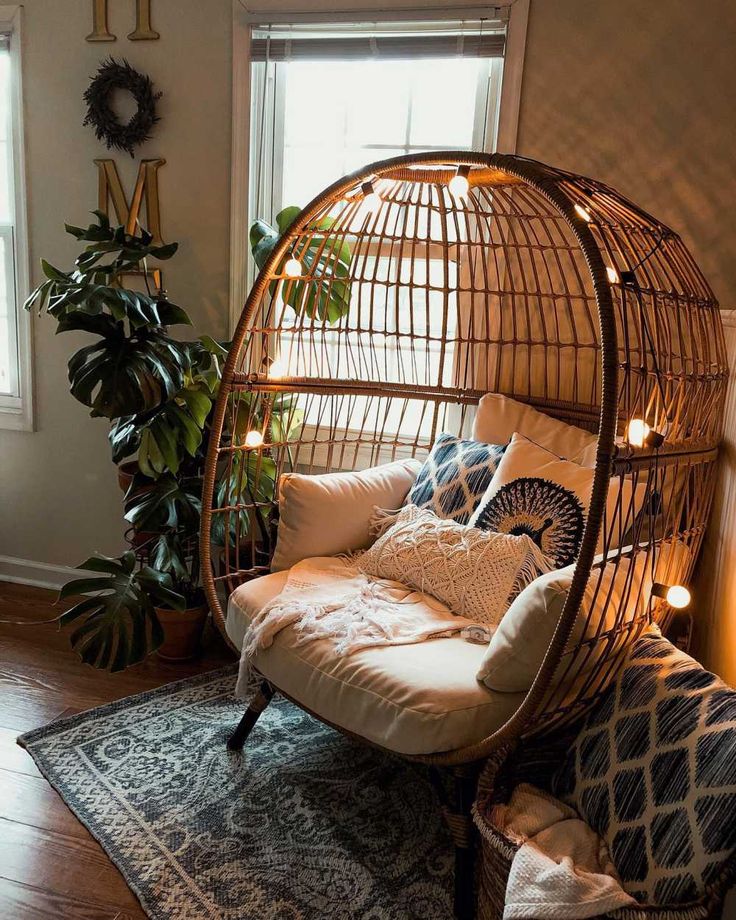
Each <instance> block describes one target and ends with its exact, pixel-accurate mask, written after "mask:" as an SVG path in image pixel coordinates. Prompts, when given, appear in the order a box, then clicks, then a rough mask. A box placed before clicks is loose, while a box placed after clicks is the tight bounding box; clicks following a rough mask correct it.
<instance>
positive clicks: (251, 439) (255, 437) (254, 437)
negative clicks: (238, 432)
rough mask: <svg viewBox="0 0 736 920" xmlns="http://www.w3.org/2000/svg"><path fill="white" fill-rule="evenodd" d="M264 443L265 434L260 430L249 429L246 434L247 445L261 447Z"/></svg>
mask: <svg viewBox="0 0 736 920" xmlns="http://www.w3.org/2000/svg"><path fill="white" fill-rule="evenodd" d="M261 444H263V435H262V434H261V432H260V431H255V430H254V431H249V432H248V434H247V435H246V436H245V446H246V447H260V446H261Z"/></svg>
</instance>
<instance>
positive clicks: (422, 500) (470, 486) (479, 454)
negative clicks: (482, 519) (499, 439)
mask: <svg viewBox="0 0 736 920" xmlns="http://www.w3.org/2000/svg"><path fill="white" fill-rule="evenodd" d="M503 452H504V447H502V446H499V445H497V444H484V443H482V442H481V441H469V440H465V439H463V438H456V437H454V436H453V435H451V434H441V435H440V436H439V437H438V438H437V440H436V441H435V442H434V444H433V446H432V450H431V451H430V454H429V457H427V459H426V461H425V462H424V466H423V467H422V468H421V470H420V471H419V475H418V476H417V479H416V482H415V483H414V486H413V488H412V490H411V492H410V493H409V497H408V499H407V501H408V502H411V504H413V505H416V506H417V507H418V508H429V509H430V510H431V511H434V513H435V514H436V515H437V517H441V518H449V519H451V520H453V521H457V522H458V523H459V524H467V522H468V519H469V518H470V515H471V514H472V513H473V512H474V511H475V508H476V506H477V504H478V502H479V501H480V499H481V497H482V495H483V493H484V492H485V490H486V488H487V487H488V484H489V483H490V481H491V479H492V477H493V474H494V473H495V472H496V467H497V466H498V464H499V461H500V459H501V457H502V456H503Z"/></svg>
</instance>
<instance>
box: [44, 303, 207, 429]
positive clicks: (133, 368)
mask: <svg viewBox="0 0 736 920" xmlns="http://www.w3.org/2000/svg"><path fill="white" fill-rule="evenodd" d="M68 330H81V331H84V332H89V333H92V334H94V335H98V336H99V337H100V338H99V340H98V341H97V342H94V343H93V344H92V345H87V346H85V347H84V348H81V349H80V350H79V351H77V352H76V353H75V354H74V355H72V357H71V359H70V360H69V383H70V389H71V393H72V395H73V396H74V398H75V399H77V400H79V402H81V403H83V404H84V405H85V406H89V407H90V409H91V410H92V412H91V413H90V414H91V415H92V416H104V417H105V418H110V419H114V418H120V417H121V416H125V415H136V414H138V413H139V412H145V411H148V410H151V409H153V408H155V407H156V406H158V405H160V404H161V403H162V402H164V401H166V400H168V399H171V398H172V397H173V396H174V395H175V394H176V393H177V392H178V391H179V390H180V389H181V387H182V386H183V384H184V375H185V372H186V371H187V369H188V365H189V358H188V354H187V351H186V348H185V347H184V346H183V345H181V344H180V343H178V342H175V341H174V340H173V339H171V338H170V337H169V336H168V335H167V334H166V333H165V332H164V331H163V330H162V329H158V328H156V327H154V328H146V329H142V330H140V331H139V332H138V333H134V334H133V335H127V334H126V331H125V327H124V325H123V323H121V322H119V321H116V320H115V319H113V318H112V317H111V316H109V315H107V314H100V315H98V316H91V315H89V314H85V313H71V314H68V315H65V316H63V317H62V318H61V319H60V320H59V329H58V331H59V332H66V331H68Z"/></svg>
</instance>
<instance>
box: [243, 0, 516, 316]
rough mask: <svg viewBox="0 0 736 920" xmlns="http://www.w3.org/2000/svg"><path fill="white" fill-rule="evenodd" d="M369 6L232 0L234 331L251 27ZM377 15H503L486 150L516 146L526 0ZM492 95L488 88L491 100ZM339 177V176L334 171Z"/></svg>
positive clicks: (246, 197)
mask: <svg viewBox="0 0 736 920" xmlns="http://www.w3.org/2000/svg"><path fill="white" fill-rule="evenodd" d="M367 12H368V11H367V10H365V9H361V10H356V11H352V12H346V11H345V10H340V9H339V8H337V9H335V10H333V11H332V12H330V11H325V10H324V9H321V10H320V11H319V12H316V11H315V12H305V11H304V9H301V10H298V11H297V10H294V11H293V12H289V11H283V12H282V11H279V12H278V13H277V14H273V13H267V14H264V13H263V12H258V11H250V10H248V9H247V8H246V7H245V4H243V3H242V0H233V132H232V175H231V217H230V298H229V300H230V317H229V319H230V323H229V331H230V333H231V334H232V333H233V332H234V330H235V327H236V325H237V323H238V321H239V319H240V314H241V311H242V309H243V305H244V303H245V300H246V298H247V294H248V281H249V278H248V266H249V261H250V248H249V245H248V229H249V227H248V223H249V214H250V201H251V186H252V182H251V164H252V150H251V143H250V140H251V133H252V132H251V99H252V97H253V96H255V97H256V98H258V93H259V91H260V87H254V86H251V60H250V42H251V28H252V26H253V24H256V23H257V22H258V21H261V22H262V21H263V20H264V18H266V19H267V20H268V21H271V22H276V21H279V22H305V21H308V22H327V23H330V22H345V21H351V20H358V19H360V20H361V21H364V20H365V19H366V14H367ZM375 16H376V18H377V19H381V20H389V19H394V20H396V19H398V20H404V21H411V22H416V21H420V20H421V19H422V18H426V19H431V20H434V21H437V20H439V19H448V20H455V21H456V20H458V19H462V18H467V19H471V18H475V19H478V18H480V17H489V18H499V17H503V18H505V19H506V21H507V27H506V52H505V56H504V61H503V69H502V74H501V93H500V98H499V101H498V107H497V110H496V111H493V112H490V111H489V112H487V113H486V120H487V123H488V124H489V125H494V124H495V127H496V131H495V134H496V137H495V144H494V138H493V136H492V135H493V132H492V131H488V132H487V136H486V150H487V151H488V152H491V151H492V150H493V149H498V150H502V151H503V152H504V153H515V152H516V139H517V129H518V122H519V107H520V102H521V78H522V71H523V64H524V52H525V47H526V32H527V22H528V18H529V0H516V2H514V0H502V2H499V3H496V4H495V6H494V7H488V6H475V7H470V8H468V7H460V6H453V5H452V4H447V5H446V6H444V7H442V8H441V9H440V8H432V9H421V8H420V9H413V10H406V9H405V10H401V11H395V12H393V14H391V13H387V12H385V11H384V10H382V9H381V8H380V6H379V5H378V4H376V11H375ZM491 99H493V95H492V94H490V93H489V100H491ZM335 178H339V177H335Z"/></svg>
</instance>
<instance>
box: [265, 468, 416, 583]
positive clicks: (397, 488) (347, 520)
mask: <svg viewBox="0 0 736 920" xmlns="http://www.w3.org/2000/svg"><path fill="white" fill-rule="evenodd" d="M421 468H422V464H421V463H420V462H419V460H413V459H409V460H395V461H394V462H393V463H384V464H382V465H381V466H374V467H371V468H370V469H367V470H360V471H358V472H355V473H323V474H319V475H316V476H307V475H304V474H302V473H284V474H283V475H282V476H281V477H280V479H279V528H278V540H277V541H276V550H275V551H274V554H273V560H272V562H271V570H272V571H273V572H280V571H281V570H282V569H288V568H291V566H292V565H294V564H295V563H297V562H301V560H302V559H307V558H309V557H311V556H336V555H337V554H338V553H348V552H352V551H354V550H359V549H366V547H368V546H370V544H371V543H372V537H371V534H370V522H371V517H372V516H373V509H374V507H375V506H378V507H379V508H400V507H401V505H403V503H404V499H405V498H406V496H407V493H408V492H409V489H411V487H412V485H413V484H414V480H415V479H416V477H417V473H418V472H419V470H420V469H421Z"/></svg>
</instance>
